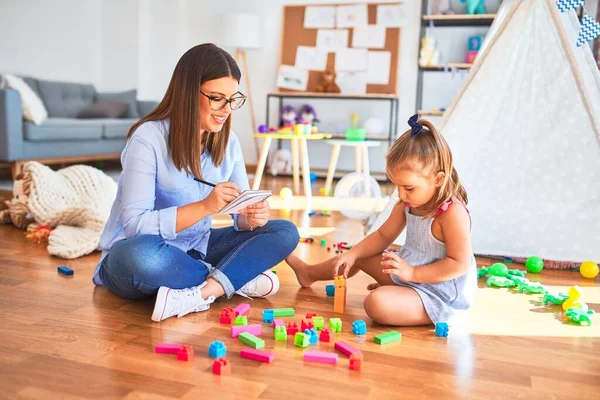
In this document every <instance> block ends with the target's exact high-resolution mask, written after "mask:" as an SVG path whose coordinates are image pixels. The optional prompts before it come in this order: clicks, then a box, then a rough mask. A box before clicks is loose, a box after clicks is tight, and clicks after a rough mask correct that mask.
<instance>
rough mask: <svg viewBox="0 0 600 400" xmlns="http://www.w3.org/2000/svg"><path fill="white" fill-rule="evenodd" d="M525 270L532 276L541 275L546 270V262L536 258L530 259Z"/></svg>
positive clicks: (526, 262)
mask: <svg viewBox="0 0 600 400" xmlns="http://www.w3.org/2000/svg"><path fill="white" fill-rule="evenodd" d="M525 268H527V271H529V272H531V273H532V274H539V273H540V271H541V270H543V269H544V260H542V259H541V258H539V257H536V256H533V257H529V258H528V259H527V261H525Z"/></svg>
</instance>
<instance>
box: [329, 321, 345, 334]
mask: <svg viewBox="0 0 600 400" xmlns="http://www.w3.org/2000/svg"><path fill="white" fill-rule="evenodd" d="M329 327H330V328H331V330H332V331H333V332H335V333H340V332H341V331H342V320H341V319H339V318H330V319H329Z"/></svg>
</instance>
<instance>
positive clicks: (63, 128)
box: [23, 118, 104, 141]
mask: <svg viewBox="0 0 600 400" xmlns="http://www.w3.org/2000/svg"><path fill="white" fill-rule="evenodd" d="M102 121H104V120H102V119H73V118H48V119H47V120H46V121H44V123H43V124H41V125H34V124H32V123H31V122H24V123H23V135H24V137H25V140H30V141H55V140H72V139H76V140H97V139H101V138H102Z"/></svg>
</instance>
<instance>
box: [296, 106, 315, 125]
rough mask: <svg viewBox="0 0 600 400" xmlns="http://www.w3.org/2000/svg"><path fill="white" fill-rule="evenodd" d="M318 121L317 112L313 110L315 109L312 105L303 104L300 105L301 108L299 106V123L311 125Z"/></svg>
mask: <svg viewBox="0 0 600 400" xmlns="http://www.w3.org/2000/svg"><path fill="white" fill-rule="evenodd" d="M318 121H319V120H318V119H317V113H316V112H315V109H314V108H313V107H312V106H310V105H308V104H305V105H303V106H302V108H300V112H299V113H298V123H299V124H305V123H309V124H311V125H313V124H315V123H316V122H318Z"/></svg>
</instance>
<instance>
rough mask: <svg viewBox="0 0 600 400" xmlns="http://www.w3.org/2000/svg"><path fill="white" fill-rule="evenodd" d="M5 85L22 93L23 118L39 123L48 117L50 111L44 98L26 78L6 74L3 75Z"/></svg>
mask: <svg viewBox="0 0 600 400" xmlns="http://www.w3.org/2000/svg"><path fill="white" fill-rule="evenodd" d="M3 85H5V86H6V87H8V88H9V89H13V90H16V91H17V92H19V94H20V95H21V110H22V113H23V119H25V120H26V121H30V122H33V123H34V124H36V125H39V124H41V123H42V122H44V121H45V120H46V118H48V112H47V111H46V108H45V107H44V104H43V103H42V100H41V99H40V98H39V96H38V95H37V94H36V93H35V91H34V90H33V89H32V88H31V86H29V84H27V83H26V82H25V80H23V79H21V78H19V77H18V76H14V75H10V74H5V75H4V76H3Z"/></svg>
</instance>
